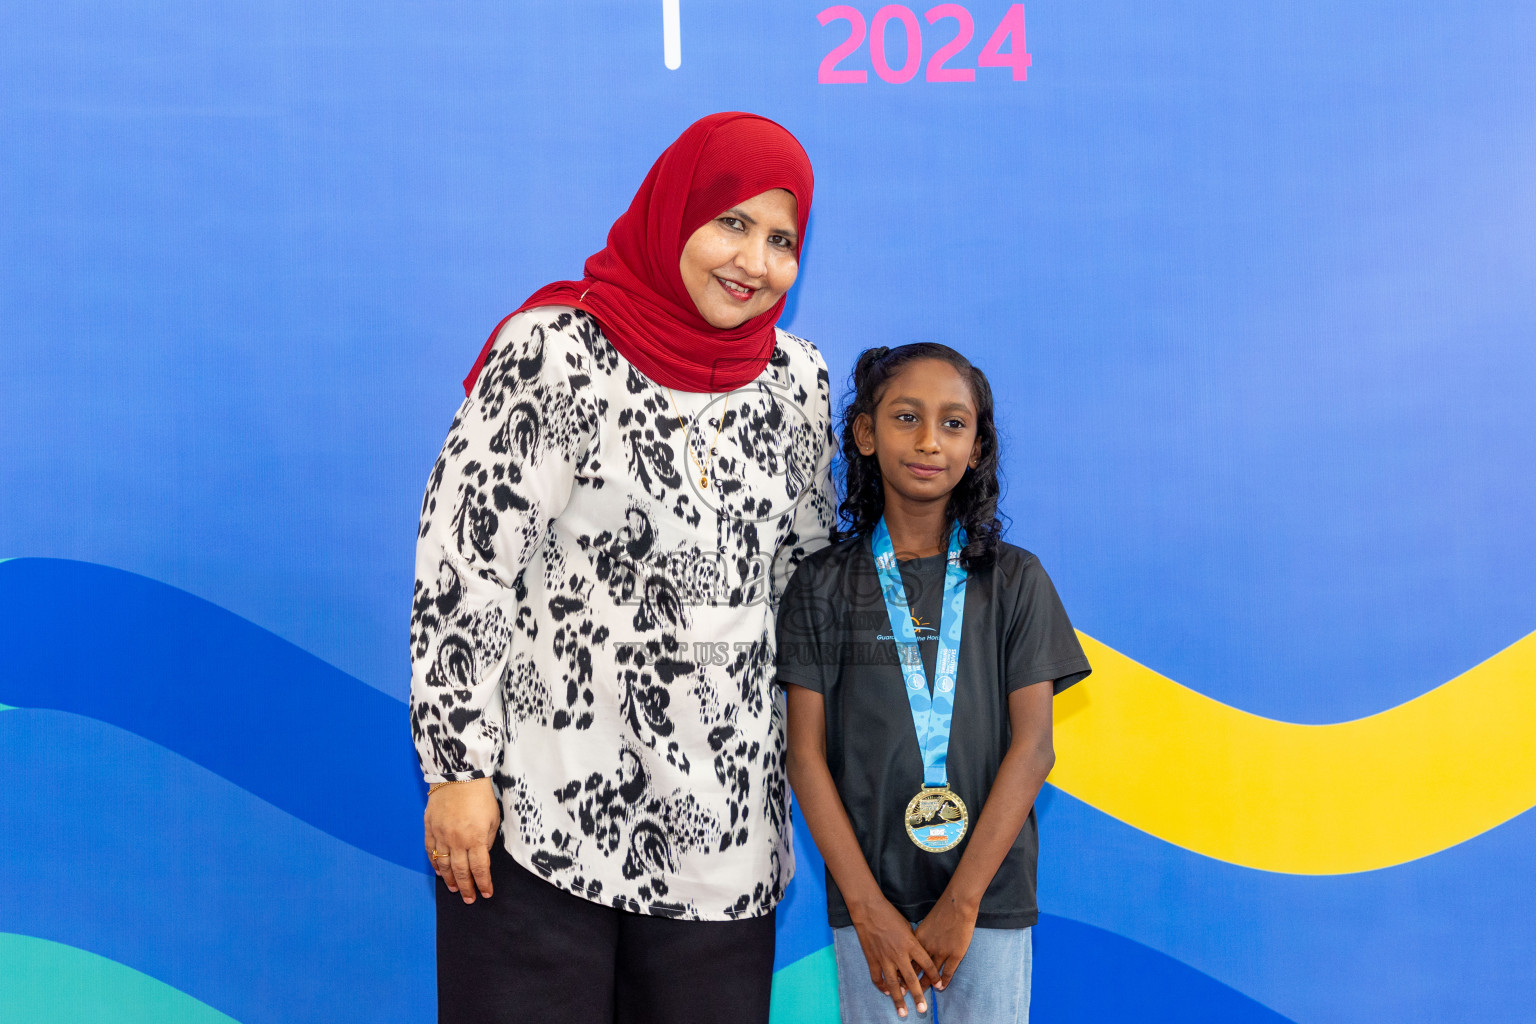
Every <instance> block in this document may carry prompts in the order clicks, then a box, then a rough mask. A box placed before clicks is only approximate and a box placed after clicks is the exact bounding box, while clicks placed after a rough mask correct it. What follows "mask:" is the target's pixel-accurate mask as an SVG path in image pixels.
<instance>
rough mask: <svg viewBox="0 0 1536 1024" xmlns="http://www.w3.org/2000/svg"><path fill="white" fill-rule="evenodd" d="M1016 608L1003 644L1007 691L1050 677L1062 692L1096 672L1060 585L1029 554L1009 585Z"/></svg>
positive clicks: (1053, 685)
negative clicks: (1060, 593) (1063, 597)
mask: <svg viewBox="0 0 1536 1024" xmlns="http://www.w3.org/2000/svg"><path fill="white" fill-rule="evenodd" d="M1010 583H1011V587H1010V589H1011V590H1012V592H1013V598H1014V605H1013V608H1012V609H1011V614H1010V615H1009V622H1008V635H1007V637H1006V638H1005V640H1004V649H1003V650H1004V672H1003V688H1004V690H1005V691H1006V692H1008V693H1012V692H1013V691H1014V690H1017V689H1019V688H1020V687H1023V686H1029V685H1030V684H1031V683H1041V682H1044V681H1046V680H1047V679H1049V680H1050V681H1051V684H1052V688H1053V692H1054V693H1060V692H1061V691H1062V690H1065V689H1066V688H1067V687H1069V686H1071V685H1072V684H1073V683H1075V682H1078V681H1079V680H1081V679H1083V678H1084V677H1086V676H1087V675H1088V673H1089V672H1092V671H1093V669H1092V667H1091V666H1090V665H1089V664H1088V657H1087V655H1085V654H1084V653H1083V645H1082V644H1081V643H1079V642H1078V639H1077V632H1076V631H1075V630H1074V629H1073V628H1072V621H1071V620H1070V619H1068V618H1067V610H1066V609H1065V608H1063V607H1062V606H1061V598H1060V597H1059V596H1058V595H1057V594H1056V586H1055V584H1053V583H1052V582H1051V577H1050V576H1049V575H1047V574H1046V571H1045V569H1044V568H1043V567H1042V566H1041V565H1040V562H1039V561H1038V560H1037V559H1035V558H1034V557H1033V556H1030V557H1029V558H1028V559H1027V560H1026V563H1025V565H1024V567H1023V569H1022V571H1020V572H1019V577H1018V579H1017V580H1014V581H1010Z"/></svg>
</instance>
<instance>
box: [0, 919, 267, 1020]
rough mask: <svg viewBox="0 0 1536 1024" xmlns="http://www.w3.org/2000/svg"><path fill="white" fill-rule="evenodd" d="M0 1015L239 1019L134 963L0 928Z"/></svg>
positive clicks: (17, 1017) (26, 1017)
mask: <svg viewBox="0 0 1536 1024" xmlns="http://www.w3.org/2000/svg"><path fill="white" fill-rule="evenodd" d="M0 1021H26V1022H27V1024H238V1022H237V1021H236V1020H235V1019H234V1018H233V1017H228V1016H225V1015H224V1014H222V1013H220V1012H219V1011H218V1010H215V1009H214V1008H213V1007H211V1006H209V1005H208V1004H207V1003H204V1002H200V1001H199V1000H197V999H194V998H192V997H191V996H189V995H187V994H186V993H185V992H183V991H181V990H180V989H176V988H172V987H171V986H169V985H167V984H166V983H165V982H163V981H157V980H155V979H154V978H151V977H150V976H149V975H147V974H141V973H140V972H138V971H136V970H134V969H133V968H132V967H125V966H124V965H122V964H120V963H118V962H117V961H115V960H108V959H107V958H106V957H104V956H97V955H96V954H95V953H88V952H86V951H85V950H83V949H76V948H75V947H74V946H66V945H64V944H63V943H62V942H51V941H49V940H48V939H39V938H34V937H33V936H30V935H16V934H13V933H9V932H0Z"/></svg>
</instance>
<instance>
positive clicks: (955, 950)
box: [917, 892, 976, 992]
mask: <svg viewBox="0 0 1536 1024" xmlns="http://www.w3.org/2000/svg"><path fill="white" fill-rule="evenodd" d="M975 930H976V908H974V907H966V906H963V905H962V904H961V902H960V900H958V899H957V898H956V897H954V896H952V895H951V894H950V893H947V892H946V893H945V894H944V895H943V896H941V897H940V898H939V902H938V903H936V904H935V905H934V908H933V909H932V910H930V911H929V912H928V916H927V917H925V918H923V920H922V923H921V924H919V925H918V926H917V941H918V942H920V943H922V944H923V948H924V949H926V950H927V951H928V956H929V957H930V958H931V959H932V960H933V962H934V963H935V964H937V965H938V968H939V977H937V978H929V979H928V980H929V981H930V982H931V983H932V984H933V987H934V988H936V989H938V990H939V991H941V992H942V991H943V990H944V988H945V987H946V986H947V985H948V984H949V982H950V980H951V979H952V978H954V976H955V968H957V967H959V966H960V961H961V960H963V959H965V953H966V950H968V949H970V948H971V935H972V933H973V932H975Z"/></svg>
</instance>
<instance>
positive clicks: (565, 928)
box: [433, 836, 773, 1024]
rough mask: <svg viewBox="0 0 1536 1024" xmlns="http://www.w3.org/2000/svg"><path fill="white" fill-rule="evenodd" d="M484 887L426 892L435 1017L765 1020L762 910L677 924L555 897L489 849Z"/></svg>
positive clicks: (663, 1023) (451, 1020)
mask: <svg viewBox="0 0 1536 1024" xmlns="http://www.w3.org/2000/svg"><path fill="white" fill-rule="evenodd" d="M491 881H492V883H493V884H494V885H495V889H496V894H495V895H494V896H492V897H491V898H490V899H488V900H487V899H480V898H477V899H476V900H475V902H474V903H472V904H465V902H464V901H463V900H462V899H461V898H460V897H459V895H458V894H457V893H451V892H449V891H448V887H447V886H445V885H443V883H442V881H441V880H440V879H433V883H434V885H435V886H436V890H437V1007H438V1018H437V1019H438V1021H439V1022H440V1024H512V1022H514V1021H516V1022H539V1024H767V1022H768V998H769V992H770V990H771V988H772V984H773V915H772V914H768V915H766V916H764V917H756V918H746V919H743V920H740V921H677V920H671V919H668V918H662V917H652V916H649V915H646V914H631V913H628V912H626V911H622V910H615V909H614V908H612V907H609V906H605V905H603V904H601V903H593V902H591V901H590V900H585V899H582V898H581V897H580V896H572V895H571V894H570V893H567V892H562V891H561V890H559V889H557V888H555V887H554V886H553V885H551V884H550V883H548V882H546V881H544V880H543V879H542V878H540V877H539V876H538V875H536V874H534V873H532V872H530V871H528V870H527V869H525V868H523V867H521V866H520V865H519V864H518V863H517V862H516V861H514V860H513V859H512V856H511V854H509V853H507V851H506V849H505V848H504V847H503V846H502V845H501V837H500V836H498V837H497V840H496V845H495V847H494V848H493V849H492V851H491Z"/></svg>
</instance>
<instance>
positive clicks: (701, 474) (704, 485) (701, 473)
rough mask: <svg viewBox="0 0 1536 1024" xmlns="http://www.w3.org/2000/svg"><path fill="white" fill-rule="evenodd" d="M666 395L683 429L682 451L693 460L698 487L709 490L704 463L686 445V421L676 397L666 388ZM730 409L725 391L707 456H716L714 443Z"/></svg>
mask: <svg viewBox="0 0 1536 1024" xmlns="http://www.w3.org/2000/svg"><path fill="white" fill-rule="evenodd" d="M667 395H668V396H669V397H670V398H671V399H672V411H673V412H675V413H677V423H678V426H680V427H683V449H684V450H685V451H687V452H688V457H689V458H690V459H692V460H693V464H694V465H695V466H697V467H698V469H699V486H700V487H702V488H704V489H705V490H708V489H709V473H708V472H706V471H705V469H704V463H702V462H700V461H699V457H698V456H697V455H695V454H694V451H693V445H691V444H689V443H688V429H687V426H686V424H687V422H688V421H687V420H685V419H683V413H682V411H681V410H680V409H678V407H677V396H676V395H674V394H672V389H671V388H667ZM730 407H731V393H730V392H729V391H727V392H726V393H725V404H724V405H722V406H721V407H720V422H719V423H718V424H717V425H716V426H715V438H714V440H713V441H710V442H709V454H710V455H715V454H717V449H716V448H715V444H716V442H718V441H719V440H720V431H722V430H724V429H725V411H726V410H727V409H729V408H730Z"/></svg>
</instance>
